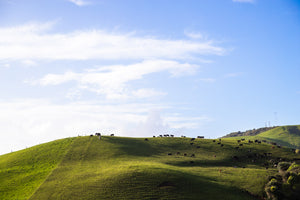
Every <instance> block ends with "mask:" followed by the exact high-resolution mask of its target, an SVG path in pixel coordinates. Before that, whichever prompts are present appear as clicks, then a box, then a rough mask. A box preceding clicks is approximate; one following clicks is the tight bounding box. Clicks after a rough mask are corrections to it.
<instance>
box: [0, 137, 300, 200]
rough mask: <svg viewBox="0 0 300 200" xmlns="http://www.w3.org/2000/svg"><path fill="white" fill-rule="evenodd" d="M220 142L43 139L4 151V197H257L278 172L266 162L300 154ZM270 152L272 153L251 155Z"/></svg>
mask: <svg viewBox="0 0 300 200" xmlns="http://www.w3.org/2000/svg"><path fill="white" fill-rule="evenodd" d="M218 142H219V140H216V141H215V142H213V140H208V139H196V140H195V141H191V138H148V141H146V140H145V139H144V138H126V137H109V136H104V137H102V139H101V140H99V139H98V137H94V136H93V137H90V136H85V137H76V138H67V139H62V140H57V141H54V142H50V143H45V144H42V145H39V146H35V147H32V148H28V149H25V150H22V151H18V152H14V153H10V154H6V155H2V156H0V182H1V186H0V199H30V200H34V199H36V200H42V199H53V200H54V199H55V200H57V199H66V200H67V199H68V200H69V199H78V200H79V199H91V200H92V199H93V200H94V199H197V200H198V199H199V200H201V199H230V200H234V199H237V200H240V199H256V198H257V197H262V196H263V195H264V193H263V191H264V186H265V184H266V183H267V182H268V176H270V175H274V174H275V173H276V172H277V169H276V168H275V167H272V166H271V165H269V167H268V169H266V167H265V166H264V164H266V163H268V162H269V160H271V159H273V160H276V159H279V158H281V159H287V160H288V159H293V158H300V156H299V155H297V154H294V153H292V152H291V151H290V149H288V148H272V146H271V145H268V144H255V143H254V144H253V143H251V144H249V143H247V142H242V143H243V146H239V143H238V142H237V140H236V139H222V141H221V142H220V143H221V144H218ZM191 143H193V144H191ZM221 145H222V146H221ZM236 147H239V148H238V149H237V148H236ZM265 152H268V153H272V156H270V157H266V158H254V159H249V158H248V156H253V155H262V154H263V153H265ZM185 154H186V155H185ZM193 155H194V156H193ZM234 157H235V158H237V159H233V158H234Z"/></svg>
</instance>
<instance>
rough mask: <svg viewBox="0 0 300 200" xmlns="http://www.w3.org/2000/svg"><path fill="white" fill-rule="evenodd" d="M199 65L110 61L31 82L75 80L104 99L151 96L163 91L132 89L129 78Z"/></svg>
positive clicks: (185, 72) (185, 70) (185, 71)
mask: <svg viewBox="0 0 300 200" xmlns="http://www.w3.org/2000/svg"><path fill="white" fill-rule="evenodd" d="M197 68H199V66H198V65H193V64H189V63H179V62H176V61H169V60H146V61H143V62H140V63H135V64H130V65H112V66H102V67H99V68H94V69H88V70H86V71H84V72H80V73H75V72H72V71H69V72H65V73H63V74H48V75H46V76H44V77H42V78H41V79H39V80H36V81H33V82H31V83H32V84H39V85H43V86H47V85H60V84H63V83H66V82H70V81H75V82H77V84H78V87H79V88H80V89H84V90H89V91H91V92H95V93H98V94H101V95H104V96H105V97H106V98H107V99H128V98H150V97H155V96H162V95H166V93H165V92H162V91H157V90H155V89H153V88H138V89H135V90H133V89H131V87H129V82H131V81H136V80H140V79H143V78H145V76H147V75H149V74H153V73H159V72H164V71H166V72H168V73H169V74H170V76H171V77H178V76H184V75H190V74H194V73H195V72H196V70H197Z"/></svg>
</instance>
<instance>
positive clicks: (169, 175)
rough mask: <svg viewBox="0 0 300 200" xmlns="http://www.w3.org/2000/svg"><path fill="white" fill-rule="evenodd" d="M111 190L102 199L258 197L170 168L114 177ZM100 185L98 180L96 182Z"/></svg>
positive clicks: (232, 199)
mask: <svg viewBox="0 0 300 200" xmlns="http://www.w3.org/2000/svg"><path fill="white" fill-rule="evenodd" d="M108 182H110V185H109V186H106V188H107V189H108V190H110V193H106V194H105V195H106V196H102V195H103V194H102V195H101V194H99V196H98V198H99V199H124V197H125V199H186V200H188V199H191V200H192V199H197V200H202V199H203V200H204V199H205V200H207V199H230V200H235V199H236V200H243V199H247V200H248V199H249V200H250V199H256V198H255V197H254V196H252V195H251V194H249V193H248V192H247V191H243V190H242V189H241V188H238V187H235V186H232V185H231V184H226V185H224V184H220V183H218V182H217V180H215V179H214V178H209V177H203V176H199V175H194V174H190V173H187V172H182V171H177V170H170V169H161V168H159V169H157V168H155V169H152V168H148V169H146V170H145V171H140V172H132V173H127V174H122V175H118V177H111V180H109V181H108ZM94 184H95V185H98V183H94Z"/></svg>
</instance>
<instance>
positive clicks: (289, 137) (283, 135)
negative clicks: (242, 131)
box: [234, 125, 300, 148]
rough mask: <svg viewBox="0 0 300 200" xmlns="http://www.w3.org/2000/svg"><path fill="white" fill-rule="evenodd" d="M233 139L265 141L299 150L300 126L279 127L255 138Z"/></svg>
mask: <svg viewBox="0 0 300 200" xmlns="http://www.w3.org/2000/svg"><path fill="white" fill-rule="evenodd" d="M234 138H236V139H238V138H245V139H252V140H253V139H260V140H267V141H269V142H276V143H277V144H280V145H282V146H287V147H290V148H300V125H294V126H279V127H276V128H273V129H271V130H268V131H265V132H262V133H260V134H257V135H255V136H240V137H234Z"/></svg>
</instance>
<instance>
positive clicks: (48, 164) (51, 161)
mask: <svg viewBox="0 0 300 200" xmlns="http://www.w3.org/2000/svg"><path fill="white" fill-rule="evenodd" d="M73 140H74V138H72V139H71V138H70V139H62V140H56V141H53V142H50V143H47V144H42V145H38V146H35V147H32V148H28V149H24V150H22V151H18V152H13V153H9V154H6V155H2V156H0V183H1V184H0V199H27V198H28V197H29V196H30V195H31V194H32V193H33V192H34V191H35V189H36V188H37V187H39V185H40V184H42V182H43V181H44V180H45V179H46V178H47V176H48V175H49V173H51V171H52V170H53V169H54V168H55V167H56V166H57V164H58V163H59V162H60V161H61V159H62V157H63V155H64V154H65V153H66V152H67V150H68V147H69V145H70V144H71V143H72V142H73Z"/></svg>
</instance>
